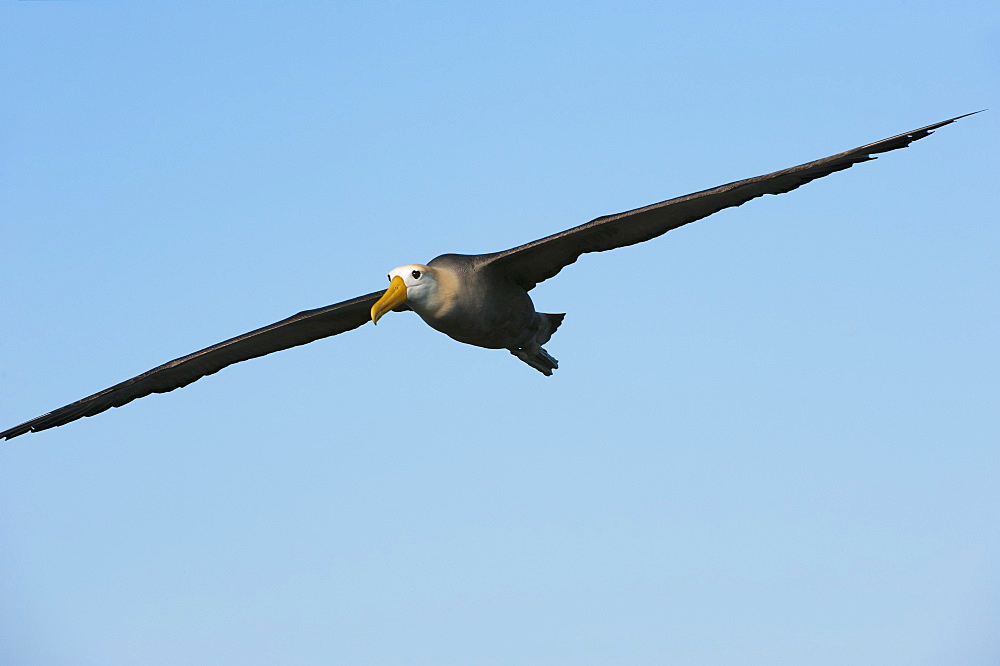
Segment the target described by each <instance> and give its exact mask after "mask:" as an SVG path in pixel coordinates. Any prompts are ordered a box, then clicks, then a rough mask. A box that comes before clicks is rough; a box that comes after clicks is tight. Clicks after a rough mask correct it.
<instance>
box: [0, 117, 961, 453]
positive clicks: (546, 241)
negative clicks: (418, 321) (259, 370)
mask: <svg viewBox="0 0 1000 666" xmlns="http://www.w3.org/2000/svg"><path fill="white" fill-rule="evenodd" d="M976 113H978V112H976ZM969 115H972V114H965V115H962V116H957V117H955V118H950V119H948V120H945V121H942V122H938V123H934V124H932V125H927V126H926V127H921V128H919V129H916V130H913V131H911V132H905V133H903V134H898V135H896V136H893V137H890V138H888V139H883V140H881V141H876V142H874V143H869V144H866V145H864V146H861V147H859V148H854V149H852V150H848V151H844V152H842V153H838V154H836V155H831V156H830V157H825V158H823V159H819V160H815V161H812V162H807V163H805V164H801V165H799V166H795V167H791V168H789V169H784V170H781V171H776V172H774V173H770V174H766V175H763V176H757V177H754V178H748V179H745V180H740V181H735V182H732V183H728V184H726V185H721V186H719V187H715V188H711V189H707V190H702V191H700V192H695V193H693V194H688V195H685V196H682V197H677V198H674V199H668V200H666V201H661V202H659V203H655V204H652V205H649V206H643V207H641V208H635V209H632V210H629V211H626V212H623V213H618V214H615V215H607V216H603V217H598V218H596V219H594V220H592V221H590V222H587V223H586V224H582V225H580V226H577V227H573V228H571V229H568V230H566V231H563V232H560V233H557V234H553V235H551V236H546V237H544V238H541V239H539V240H536V241H532V242H530V243H526V244H524V245H520V246H517V247H514V248H512V249H510V250H505V251H502V252H495V253H489V254H480V255H442V256H441V257H438V258H437V259H435V260H433V261H432V262H430V264H429V265H431V266H432V267H433V266H440V267H442V268H446V269H447V270H450V271H454V272H455V273H456V274H458V275H460V276H462V277H461V286H460V290H461V293H460V294H459V295H458V296H459V300H460V301H461V307H460V308H459V309H458V310H456V311H455V313H454V314H449V315H448V316H446V317H444V318H442V319H440V320H432V321H428V323H430V324H431V325H432V326H434V327H435V328H437V329H438V330H441V331H442V332H444V333H446V334H448V335H449V336H451V337H453V338H454V339H456V340H460V341H462V342H466V343H469V344H473V345H477V346H481V347H488V348H506V349H509V350H510V351H511V353H513V354H515V355H516V356H518V358H521V360H524V361H525V362H526V363H528V364H529V365H531V366H532V367H535V368H536V369H538V370H539V371H541V372H543V373H545V374H551V371H552V369H554V368H555V367H556V365H557V364H556V363H555V360H554V359H552V358H551V356H549V355H548V353H547V352H545V350H544V349H542V348H541V345H542V344H544V343H545V342H546V341H547V340H548V338H549V337H551V335H552V333H553V332H554V331H555V329H556V328H557V327H558V326H559V323H560V322H561V321H562V315H550V314H544V313H536V312H535V310H534V306H533V304H532V303H531V298H530V296H529V295H528V292H529V291H530V290H531V289H533V288H534V287H535V286H536V285H537V284H538V283H540V282H542V281H544V280H547V279H549V278H551V277H553V276H555V275H556V274H558V273H559V271H561V270H562V269H563V268H564V267H566V266H568V265H569V264H572V263H573V262H575V261H576V260H577V259H578V258H579V257H580V256H581V255H582V254H585V253H589V252H603V251H606V250H611V249H615V248H620V247H625V246H628V245H633V244H635V243H641V242H643V241H647V240H650V239H652V238H655V237H657V236H660V235H662V234H664V233H666V232H668V231H670V230H671V229H676V228H678V227H680V226H683V225H685V224H688V223H690V222H694V221H695V220H699V219H702V218H704V217H707V216H709V215H712V214H713V213H716V212H718V211H720V210H723V209H725V208H729V207H733V206H740V205H742V204H744V203H746V202H747V201H750V200H752V199H755V198H757V197H760V196H763V195H765V194H781V193H784V192H789V191H791V190H794V189H795V188H797V187H800V186H802V185H804V184H806V183H808V182H810V181H812V180H815V179H817V178H822V177H824V176H827V175H829V174H831V173H834V172H836V171H841V170H843V169H847V168H850V167H851V166H853V165H855V164H858V163H860V162H865V161H868V160H872V159H875V158H874V156H875V155H878V154H880V153H885V152H888V151H891V150H897V149H899V148H905V147H906V146H908V145H910V144H911V143H912V142H914V141H917V140H919V139H922V138H924V137H926V136H928V135H929V134H930V133H931V132H932V131H933V130H935V129H938V128H940V127H943V126H945V125H948V124H950V123H953V122H955V121H956V120H959V119H960V118H964V117H966V116H969ZM382 296H383V293H382V292H373V293H371V294H368V295H365V296H360V297H358V298H354V299H351V300H347V301H343V302H341V303H336V304H334V305H330V306H328V307H325V308H319V309H316V310H308V311H305V312H300V313H299V314H296V315H294V316H292V317H289V318H288V319H284V320H282V321H279V322H277V323H274V324H271V325H269V326H265V327H263V328H259V329H257V330H255V331H251V332H250V333H246V334H244V335H240V336H238V337H235V338H232V339H230V340H226V341H224V342H221V343H219V344H216V345H212V346H211V347H207V348H205V349H202V350H201V351H198V352H195V353H193V354H189V355H187V356H184V357H181V358H178V359H175V360H173V361H170V362H169V363H165V364H163V365H161V366H159V367H157V368H154V369H152V370H149V371H148V372H144V373H142V374H141V375H138V376H136V377H133V378H131V379H129V380H126V381H124V382H122V383H120V384H116V385H115V386H112V387H110V388H108V389H105V390H103V391H100V392H98V393H95V394H94V395H91V396H88V397H86V398H83V399H82V400H78V401H77V402H74V403H72V404H69V405H66V406H65V407H61V408H59V409H57V410H55V411H52V412H49V413H48V414H45V415H43V416H39V417H37V418H34V419H31V420H30V421H27V422H25V423H22V424H21V425H18V426H15V427H13V428H10V429H8V430H4V431H2V432H0V438H3V439H10V438H12V437H17V436H18V435H22V434H24V433H27V432H33V431H39V430H45V429H47V428H52V427H55V426H59V425H63V424H65V423H69V422H71V421H74V420H76V419H79V418H82V417H84V416H93V415H95V414H99V413H101V412H103V411H105V410H107V409H109V408H111V407H120V406H122V405H124V404H127V403H129V402H131V401H132V400H135V399H137V398H141V397H143V396H147V395H149V394H151V393H164V392H167V391H172V390H174V389H176V388H180V387H183V386H187V385H188V384H190V383H191V382H193V381H195V380H197V379H200V378H201V377H204V376H207V375H210V374H213V373H215V372H218V371H219V370H221V369H222V368H224V367H226V366H228V365H232V364H233V363H239V362H240V361H246V360H249V359H252V358H256V357H258V356H263V355H265V354H270V353H272V352H276V351H281V350H283V349H288V348H290V347H295V346H297V345H302V344H306V343H308V342H312V341H314V340H318V339H320V338H324V337H329V336H332V335H338V334H340V333H344V332H346V331H349V330H352V329H355V328H358V327H359V326H361V325H362V324H364V323H365V322H367V321H368V320H369V317H370V310H371V308H372V307H373V306H374V305H375V304H376V303H377V302H378V301H379V300H380V298H381V297H382Z"/></svg>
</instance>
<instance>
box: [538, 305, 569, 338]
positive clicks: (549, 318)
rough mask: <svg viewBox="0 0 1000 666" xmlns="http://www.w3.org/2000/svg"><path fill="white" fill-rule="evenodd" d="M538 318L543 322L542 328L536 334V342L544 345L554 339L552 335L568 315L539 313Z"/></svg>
mask: <svg viewBox="0 0 1000 666" xmlns="http://www.w3.org/2000/svg"><path fill="white" fill-rule="evenodd" d="M538 316H539V317H540V318H541V320H542V328H541V330H540V331H538V333H536V334H535V342H537V343H538V344H540V345H544V344H545V343H546V342H548V341H549V338H551V337H552V334H553V333H555V332H556V329H557V328H559V324H561V323H562V320H563V317H565V316H566V314H565V313H563V314H545V313H544V312H539V313H538Z"/></svg>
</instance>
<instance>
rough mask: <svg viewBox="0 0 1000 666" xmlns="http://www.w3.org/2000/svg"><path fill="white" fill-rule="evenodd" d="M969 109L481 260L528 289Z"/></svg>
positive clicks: (846, 164)
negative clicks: (595, 256) (594, 256)
mask: <svg viewBox="0 0 1000 666" xmlns="http://www.w3.org/2000/svg"><path fill="white" fill-rule="evenodd" d="M975 113H979V112H978V111H976V112H975ZM971 115H972V114H971V113H967V114H965V115H962V116H958V117H956V118H952V119H950V120H945V121H943V122H940V123H934V124H933V125H928V126H927V127H921V128H920V129H917V130H913V131H912V132H906V133H905V134H900V135H898V136H894V137H891V138H888V139H883V140H882V141H876V142H875V143H869V144H868V145H866V146H861V147H860V148H855V149H854V150H848V151H846V152H843V153H839V154H837V155H831V156H830V157H824V158H823V159H820V160H816V161H815V162H809V163H807V164H801V165H799V166H795V167H791V168H790V169H784V170H782V171H775V172H774V173H769V174H767V175H765V176H757V177H756V178H747V179H746V180H738V181H736V182H734V183H729V184H728V185H720V186H719V187H715V188H712V189H710V190H703V191H701V192H695V193H694V194H688V195H687V196H683V197H677V198H676V199H670V200H668V201H662V202H660V203H656V204H652V205H650V206H644V207H643V208H636V209H635V210H630V211H626V212H624V213H618V214H617V215H606V216H604V217H599V218H597V219H596V220H592V221H590V222H587V223H586V224H581V225H580V226H578V227H573V228H572V229H568V230H566V231H563V232H562V233H558V234H553V235H552V236H546V237H545V238H542V239H539V240H536V241H533V242H531V243H527V244H525V245H521V246H520V247H515V248H513V249H510V250H506V251H504V252H496V253H494V254H486V255H480V261H481V263H480V266H482V267H485V266H486V265H490V266H491V267H492V268H495V269H500V270H501V271H503V272H504V273H505V274H506V275H508V276H509V277H510V278H511V279H513V280H514V281H515V282H517V283H518V284H520V285H521V286H522V287H524V288H525V289H532V288H533V287H534V286H535V285H536V284H538V283H539V282H541V281H543V280H547V279H549V278H550V277H553V276H554V275H556V274H557V273H558V272H559V271H560V270H562V268H563V267H564V266H568V265H569V264H572V263H573V262H574V261H576V260H577V259H578V258H579V257H580V255H581V254H584V253H587V252H603V251H605V250H613V249H615V248H618V247H625V246H626V245H634V244H635V243H641V242H643V241H647V240H650V239H651V238H656V237H657V236H660V235H662V234H665V233H667V232H668V231H670V230H671V229H676V228H677V227H680V226H683V225H685V224H687V223H689V222H694V221H695V220H700V219H701V218H703V217H708V216H709V215H711V214H713V213H717V212H719V211H720V210H722V209H724V208H729V207H731V206H739V205H742V204H745V203H746V202H747V201H750V200H751V199H756V198H757V197H759V196H763V195H765V194H782V193H784V192H789V191H791V190H794V189H795V188H797V187H799V186H801V185H805V184H806V183H808V182H809V181H811V180H816V179H817V178H822V177H823V176H827V175H829V174H831V173H833V172H835V171H842V170H843V169H847V168H850V167H852V166H854V165H855V164H857V163H859V162H867V161H868V160H873V159H875V158H874V157H872V155H874V154H876V153H885V152H888V151H890V150H896V149H897V148H905V147H906V146H908V145H910V144H911V143H913V142H914V141H916V140H918V139H922V138H924V137H925V136H927V135H928V134H930V133H931V131H932V130H935V129H937V128H939V127H944V126H945V125H948V124H950V123H953V122H955V121H956V120H958V119H959V118H965V117H966V116H971Z"/></svg>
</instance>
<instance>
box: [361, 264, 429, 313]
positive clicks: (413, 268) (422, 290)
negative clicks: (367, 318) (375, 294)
mask: <svg viewBox="0 0 1000 666" xmlns="http://www.w3.org/2000/svg"><path fill="white" fill-rule="evenodd" d="M438 277H439V275H438V271H437V270H435V269H434V268H431V267H430V266H426V265H424V264H407V265H405V266H399V267H398V268H393V269H392V270H391V271H389V288H388V289H387V290H386V292H385V294H383V295H382V298H380V299H379V300H378V302H376V303H375V305H373V306H372V321H373V322H375V323H376V324H377V323H378V320H379V319H381V318H382V315H384V314H385V313H386V312H389V311H390V310H392V309H393V308H397V307H399V306H400V305H402V304H403V303H406V304H408V305H409V306H410V307H412V308H413V309H414V310H415V311H416V312H418V313H421V312H435V311H437V310H440V309H441V308H442V307H443V306H444V303H443V300H442V297H443V294H442V290H441V288H440V284H439V282H438Z"/></svg>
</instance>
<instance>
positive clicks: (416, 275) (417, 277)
mask: <svg viewBox="0 0 1000 666" xmlns="http://www.w3.org/2000/svg"><path fill="white" fill-rule="evenodd" d="M412 275H413V279H414V280H419V279H420V271H413V273H412Z"/></svg>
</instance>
